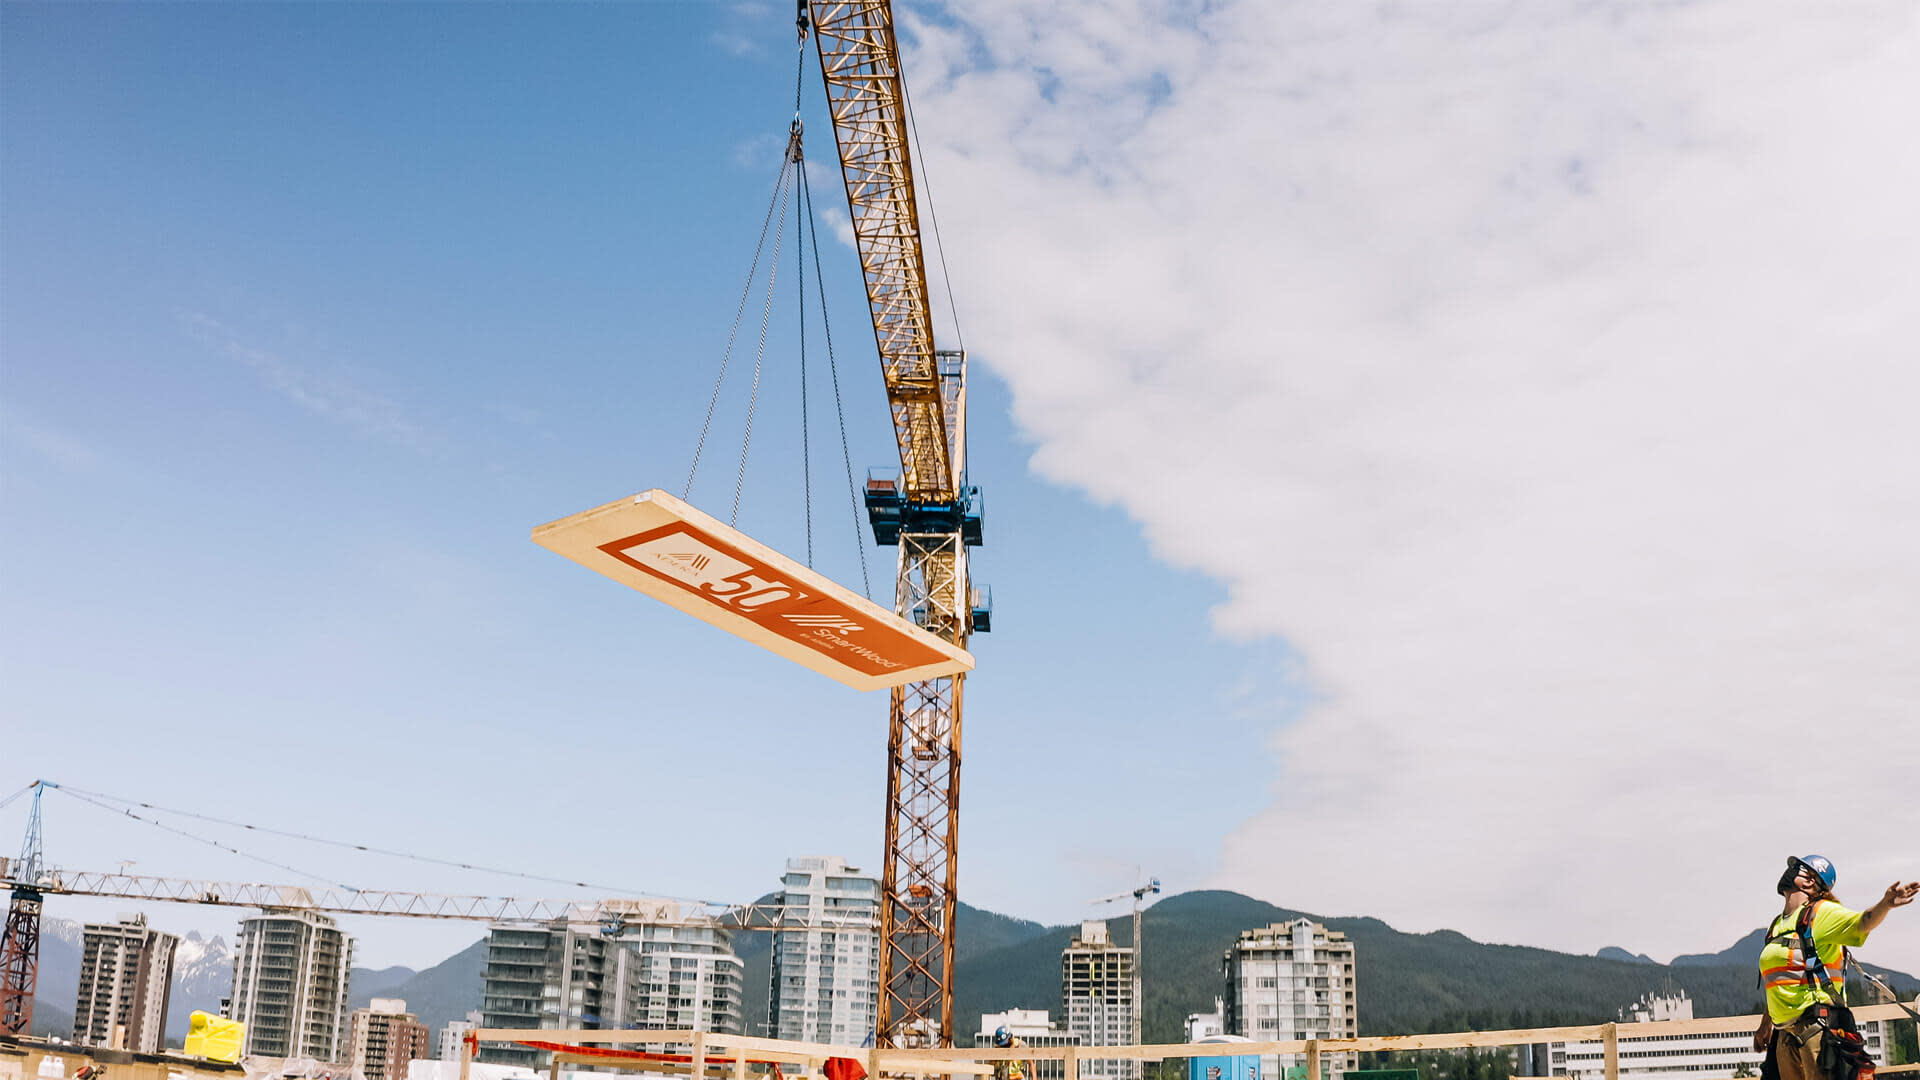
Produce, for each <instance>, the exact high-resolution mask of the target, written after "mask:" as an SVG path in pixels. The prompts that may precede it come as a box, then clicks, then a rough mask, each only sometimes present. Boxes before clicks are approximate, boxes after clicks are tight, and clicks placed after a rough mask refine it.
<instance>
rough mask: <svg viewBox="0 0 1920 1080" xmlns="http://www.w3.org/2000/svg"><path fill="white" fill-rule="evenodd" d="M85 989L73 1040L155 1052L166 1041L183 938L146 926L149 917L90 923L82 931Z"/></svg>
mask: <svg viewBox="0 0 1920 1080" xmlns="http://www.w3.org/2000/svg"><path fill="white" fill-rule="evenodd" d="M81 934H82V937H81V945H80V948H81V955H80V993H79V994H78V995H77V996H76V997H75V998H74V1003H73V1041H74V1042H77V1043H79V1044H81V1045H82V1046H110V1047H113V1048H115V1049H120V1050H134V1051H138V1052H140V1053H145V1054H151V1053H155V1052H157V1051H159V1050H161V1049H162V1048H163V1047H165V1045H166V1030H167V995H168V993H169V991H170V990H171V989H172V986H173V952H174V950H175V949H176V948H178V947H179V945H180V939H179V938H178V937H175V936H174V935H172V934H163V933H161V932H160V931H158V930H154V929H151V928H149V927H148V926H147V917H146V916H145V915H123V916H121V917H120V921H119V922H117V923H88V924H86V928H85V929H84V930H83V931H82V932H81Z"/></svg>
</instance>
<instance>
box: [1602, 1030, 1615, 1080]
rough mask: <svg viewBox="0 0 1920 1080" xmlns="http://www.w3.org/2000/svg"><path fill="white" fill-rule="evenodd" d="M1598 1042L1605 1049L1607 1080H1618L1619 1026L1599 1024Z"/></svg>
mask: <svg viewBox="0 0 1920 1080" xmlns="http://www.w3.org/2000/svg"><path fill="white" fill-rule="evenodd" d="M1600 1042H1601V1044H1602V1045H1603V1046H1605V1047H1606V1066H1607V1080H1620V1025H1619V1024H1612V1023H1608V1024H1601V1025H1600Z"/></svg>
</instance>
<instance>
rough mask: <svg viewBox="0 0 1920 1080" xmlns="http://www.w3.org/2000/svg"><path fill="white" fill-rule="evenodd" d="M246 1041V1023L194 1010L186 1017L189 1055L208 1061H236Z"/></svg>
mask: <svg viewBox="0 0 1920 1080" xmlns="http://www.w3.org/2000/svg"><path fill="white" fill-rule="evenodd" d="M246 1042H247V1025H245V1024H243V1023H241V1022H240V1021H238V1020H229V1019H227V1018H226V1017H224V1016H215V1015H213V1014H212V1013H206V1012H198V1011H196V1012H195V1013H194V1014H193V1015H192V1016H189V1017H188V1018H187V1045H186V1047H185V1048H184V1049H185V1050H186V1052H187V1054H188V1056H190V1057H203V1058H206V1059H207V1060H208V1061H225V1062H236V1061H239V1060H240V1049H241V1047H243V1046H245V1045H246Z"/></svg>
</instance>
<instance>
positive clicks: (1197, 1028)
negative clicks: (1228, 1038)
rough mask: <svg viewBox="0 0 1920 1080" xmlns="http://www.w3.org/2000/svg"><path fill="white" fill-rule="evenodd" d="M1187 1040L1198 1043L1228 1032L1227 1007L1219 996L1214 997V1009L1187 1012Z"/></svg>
mask: <svg viewBox="0 0 1920 1080" xmlns="http://www.w3.org/2000/svg"><path fill="white" fill-rule="evenodd" d="M1186 1028H1187V1041H1188V1042H1190V1043H1197V1042H1199V1041H1200V1040H1202V1039H1211V1038H1213V1037H1214V1036H1215V1035H1225V1034H1226V1033H1227V1007H1226V1005H1225V1004H1224V1003H1223V1002H1222V1001H1221V999H1219V998H1214V999H1213V1011H1212V1012H1207V1013H1188V1014H1187V1024H1186Z"/></svg>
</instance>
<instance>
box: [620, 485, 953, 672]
mask: <svg viewBox="0 0 1920 1080" xmlns="http://www.w3.org/2000/svg"><path fill="white" fill-rule="evenodd" d="M600 550H601V551H604V552H606V553H607V554H608V555H611V556H613V557H614V558H616V559H618V560H620V561H621V562H623V563H625V564H627V565H628V566H631V567H633V568H634V569H636V570H639V571H641V572H643V573H646V574H648V575H650V576H652V577H656V578H659V579H660V580H662V581H670V582H672V583H673V584H675V585H678V586H679V587H680V588H682V589H684V590H686V591H687V592H689V593H692V594H693V595H695V596H698V597H700V598H702V599H704V600H706V601H708V602H709V603H711V604H713V605H714V606H715V607H718V608H721V609H723V610H726V611H731V612H733V613H734V614H736V615H740V616H742V617H744V618H746V619H749V620H751V621H752V622H753V623H755V624H756V625H758V626H759V627H761V628H762V629H764V630H768V631H771V632H772V633H775V634H778V635H779V636H781V637H783V638H786V639H787V640H788V641H791V642H794V643H795V644H797V645H804V646H806V647H807V648H809V649H812V650H814V651H815V652H818V653H820V654H821V655H823V656H828V657H832V658H833V659H834V660H836V661H838V662H840V663H842V664H845V665H846V666H848V667H850V668H853V669H855V670H857V671H860V672H862V673H863V674H867V675H885V674H887V673H889V672H893V671H899V670H901V669H903V668H915V667H920V666H922V665H925V664H936V663H940V662H941V661H944V660H946V659H947V658H946V657H945V656H943V655H941V654H940V653H938V652H935V651H934V650H932V649H930V648H928V647H926V646H925V645H923V644H921V643H920V642H918V641H915V640H914V639H913V638H912V637H909V636H908V635H906V634H903V633H901V632H900V631H898V630H896V629H894V628H892V627H890V626H886V625H884V624H881V623H878V622H876V621H874V620H873V619H871V618H869V617H867V616H865V615H863V614H862V613H860V612H859V611H856V610H854V609H853V608H851V607H849V606H847V605H846V604H843V603H841V602H840V601H838V600H835V599H832V598H831V597H826V596H821V595H819V594H818V593H814V592H810V591H808V590H807V589H805V588H802V587H801V586H799V585H796V584H794V583H792V582H790V581H786V580H783V579H782V578H781V577H780V576H779V572H778V571H776V570H773V569H770V568H769V567H767V566H766V565H765V564H763V563H760V562H758V561H756V560H754V559H752V558H750V557H749V556H747V555H745V554H743V553H742V552H740V551H739V550H738V549H736V548H734V547H732V546H731V545H729V544H726V543H723V542H721V541H720V540H718V539H715V538H714V537H712V536H710V535H708V534H707V533H704V532H702V531H700V530H699V529H697V528H695V527H694V526H692V525H690V524H688V523H686V522H683V521H682V522H674V523H673V524H670V525H662V526H661V527H659V528H657V529H648V530H647V531H646V532H643V533H635V534H634V535H632V536H628V537H624V538H622V539H619V540H612V541H609V542H607V543H604V544H601V545H600Z"/></svg>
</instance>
